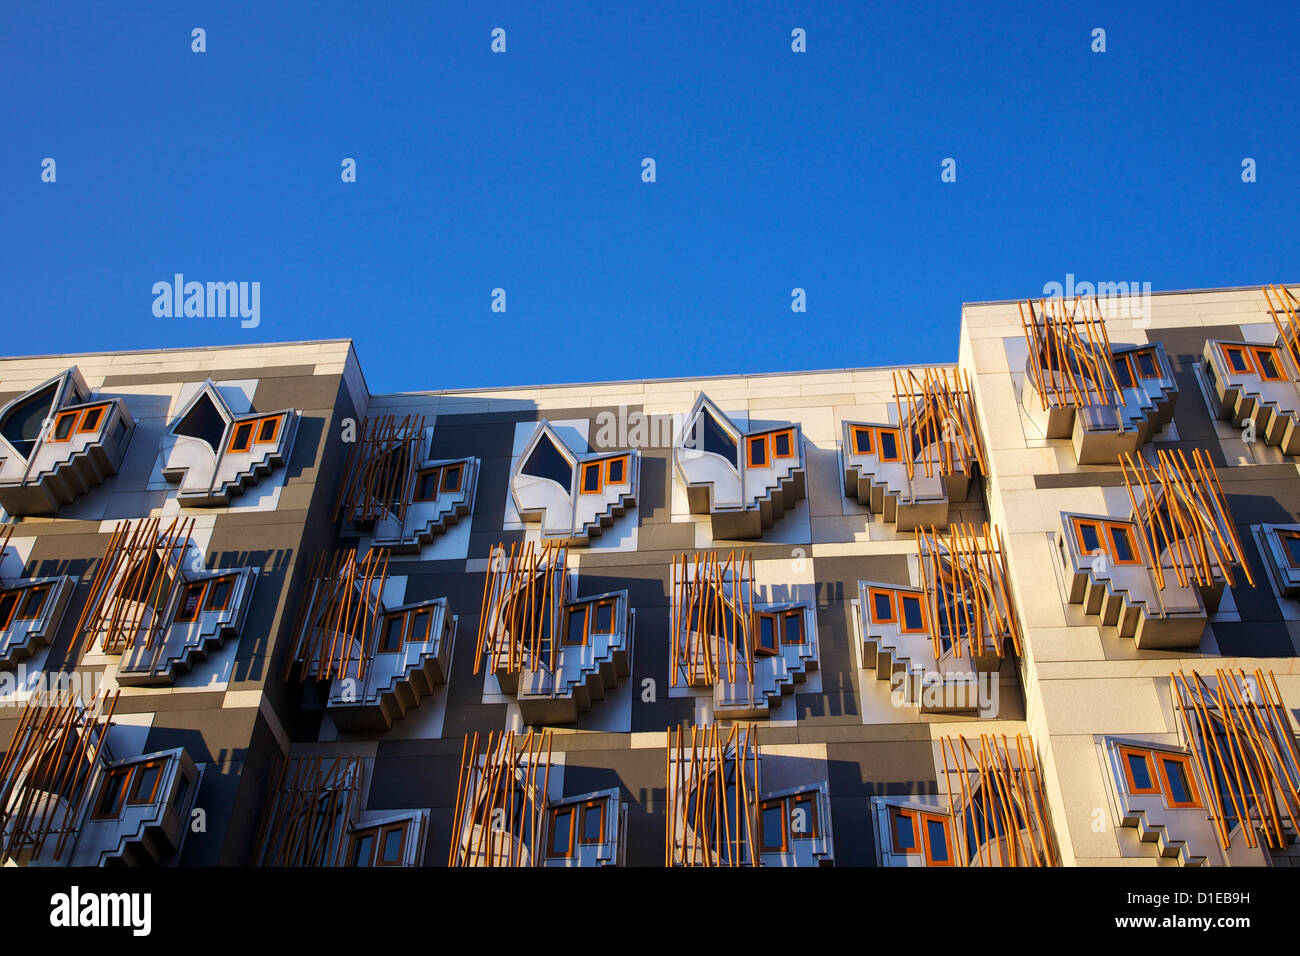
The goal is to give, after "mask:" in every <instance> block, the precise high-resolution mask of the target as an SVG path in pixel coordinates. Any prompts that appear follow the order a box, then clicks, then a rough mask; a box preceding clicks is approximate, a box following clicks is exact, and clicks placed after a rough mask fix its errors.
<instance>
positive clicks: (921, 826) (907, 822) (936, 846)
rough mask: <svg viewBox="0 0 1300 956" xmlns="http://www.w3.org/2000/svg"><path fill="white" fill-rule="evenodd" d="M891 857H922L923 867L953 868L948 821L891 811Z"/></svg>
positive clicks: (905, 810) (910, 810) (934, 815)
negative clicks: (892, 842) (892, 837)
mask: <svg viewBox="0 0 1300 956" xmlns="http://www.w3.org/2000/svg"><path fill="white" fill-rule="evenodd" d="M890 814H891V817H892V821H893V825H892V827H891V829H892V831H893V836H894V844H893V846H894V853H896V854H899V855H903V856H912V855H916V856H922V857H924V859H925V865H926V866H952V865H953V864H952V853H951V852H950V850H949V847H950V846H951V844H952V841H951V840H950V839H949V838H948V818H947V817H946V816H944V815H943V814H941V813H929V812H927V811H925V810H917V809H914V808H912V807H891V808H890Z"/></svg>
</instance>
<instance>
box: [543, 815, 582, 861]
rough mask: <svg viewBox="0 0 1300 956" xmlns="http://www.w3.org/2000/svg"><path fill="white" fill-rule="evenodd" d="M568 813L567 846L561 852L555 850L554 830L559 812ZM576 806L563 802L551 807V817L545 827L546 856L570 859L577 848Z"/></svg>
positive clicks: (556, 858) (557, 823)
mask: <svg viewBox="0 0 1300 956" xmlns="http://www.w3.org/2000/svg"><path fill="white" fill-rule="evenodd" d="M562 813H567V814H568V815H569V846H568V849H567V850H566V851H565V852H563V853H557V852H556V850H555V831H556V828H557V827H558V825H559V822H560V814H562ZM577 827H578V807H577V806H576V805H574V804H572V803H563V804H560V806H558V807H553V808H552V809H551V819H550V820H549V821H548V824H547V827H546V858H547V859H551V860H572V859H573V856H574V853H575V852H576V850H577V840H578V833H577Z"/></svg>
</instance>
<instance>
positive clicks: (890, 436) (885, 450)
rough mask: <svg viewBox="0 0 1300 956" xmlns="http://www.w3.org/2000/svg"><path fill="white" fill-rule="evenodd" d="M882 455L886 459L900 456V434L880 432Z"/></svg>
mask: <svg viewBox="0 0 1300 956" xmlns="http://www.w3.org/2000/svg"><path fill="white" fill-rule="evenodd" d="M880 457H881V458H886V459H887V458H897V457H898V436H897V435H896V434H894V433H893V432H884V431H882V432H881V433H880Z"/></svg>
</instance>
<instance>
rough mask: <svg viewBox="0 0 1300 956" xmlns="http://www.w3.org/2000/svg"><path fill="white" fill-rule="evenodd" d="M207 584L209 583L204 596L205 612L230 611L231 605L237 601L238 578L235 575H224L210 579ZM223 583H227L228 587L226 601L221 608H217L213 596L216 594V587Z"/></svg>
mask: <svg viewBox="0 0 1300 956" xmlns="http://www.w3.org/2000/svg"><path fill="white" fill-rule="evenodd" d="M206 583H207V588H206V590H205V591H204V594H203V610H204V611H228V610H230V605H231V604H232V603H233V602H234V600H235V584H236V576H235V575H233V574H222V575H220V576H218V577H215V578H208V579H207V582H206ZM221 583H225V584H227V585H228V587H227V588H226V599H225V600H224V601H223V602H222V603H221V605H220V606H217V605H216V604H215V603H213V600H212V595H213V594H214V593H215V592H216V586H217V585H218V584H221Z"/></svg>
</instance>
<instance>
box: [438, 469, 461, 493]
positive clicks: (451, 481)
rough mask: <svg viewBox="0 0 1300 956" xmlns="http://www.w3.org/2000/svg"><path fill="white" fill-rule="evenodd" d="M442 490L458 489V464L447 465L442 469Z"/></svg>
mask: <svg viewBox="0 0 1300 956" xmlns="http://www.w3.org/2000/svg"><path fill="white" fill-rule="evenodd" d="M442 490H443V491H460V465H448V466H447V467H446V468H444V469H443V472H442Z"/></svg>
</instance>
